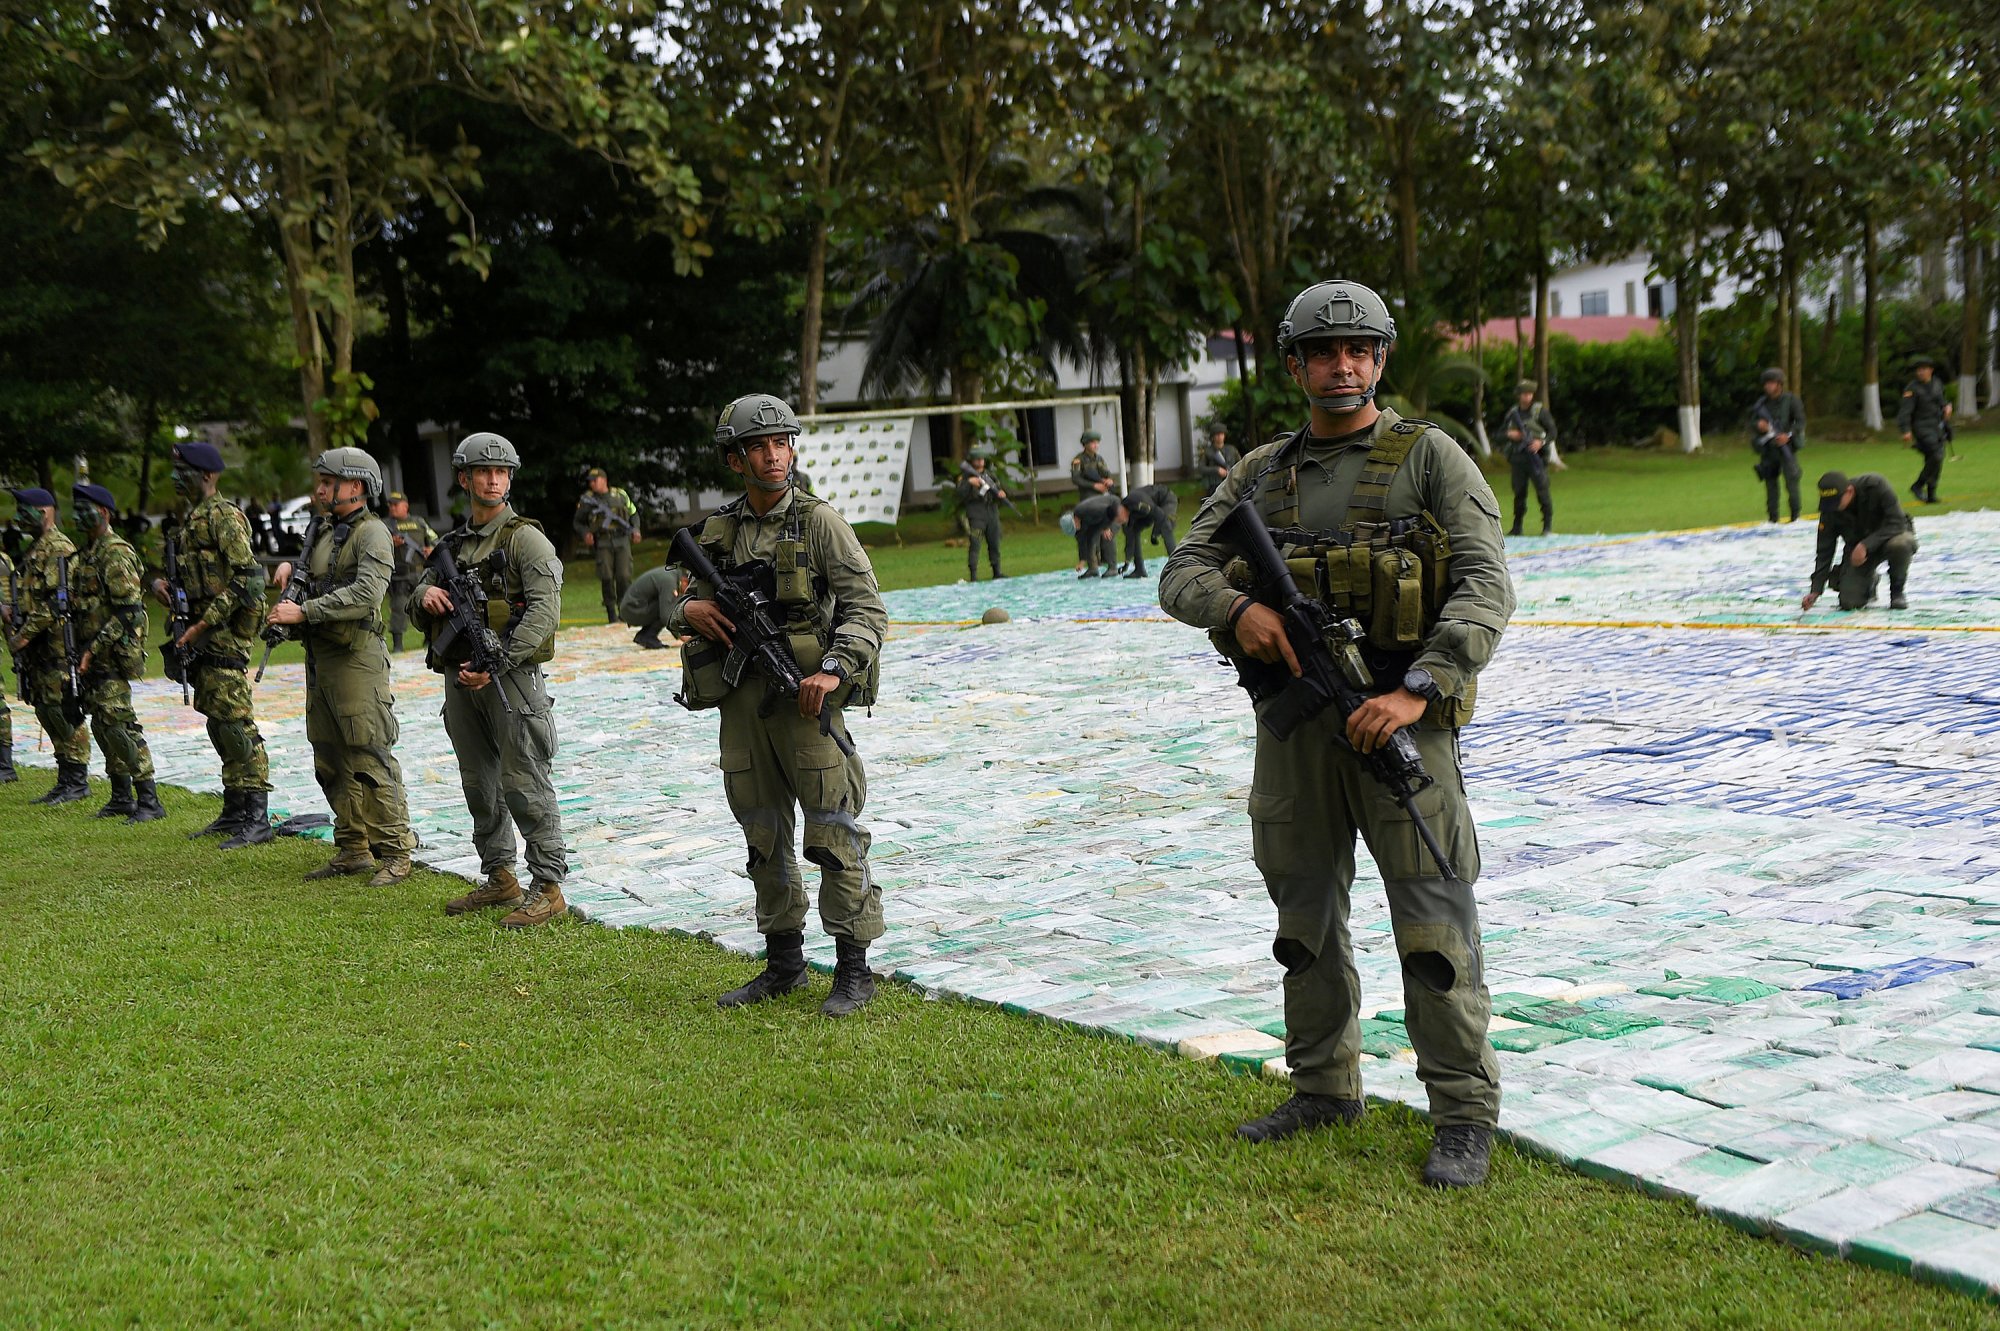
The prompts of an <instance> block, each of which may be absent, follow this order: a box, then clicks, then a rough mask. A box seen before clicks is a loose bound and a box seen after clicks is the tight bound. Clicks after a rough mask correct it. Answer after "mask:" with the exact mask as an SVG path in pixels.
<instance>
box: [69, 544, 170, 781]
mask: <svg viewBox="0 0 2000 1331" xmlns="http://www.w3.org/2000/svg"><path fill="white" fill-rule="evenodd" d="M69 577H70V596H71V598H72V600H73V602H74V604H75V606H76V650H77V655H78V656H79V657H81V656H83V655H84V654H86V653H87V654H88V655H89V656H90V673H89V674H87V675H85V676H84V677H83V705H84V709H85V710H86V711H88V712H89V713H90V728H91V730H92V731H94V732H95V733H96V735H97V745H98V747H99V748H101V749H103V750H104V771H105V774H106V775H107V776H109V777H111V778H112V783H113V785H114V786H115V785H118V784H120V778H123V779H124V780H126V781H151V780H152V779H153V755H152V751H151V750H150V749H149V748H148V747H147V745H146V735H145V732H144V730H142V729H141V728H140V726H139V717H138V715H137V713H135V712H133V710H132V681H133V680H135V679H138V678H139V677H140V676H141V675H143V674H145V673H146V605H145V600H144V593H143V592H142V591H141V589H140V569H139V555H138V552H137V551H135V550H134V549H133V548H132V547H131V545H130V544H128V543H127V542H126V540H125V538H124V537H122V536H119V535H117V534H116V533H115V532H112V531H111V530H110V529H109V528H106V529H105V531H104V532H103V533H102V534H101V535H99V536H98V537H97V538H96V539H95V540H93V541H92V542H91V543H90V544H89V545H88V546H86V547H85V548H84V550H83V553H82V554H81V555H80V556H79V557H78V558H77V559H75V560H73V561H72V562H71V564H70V575H69Z"/></svg>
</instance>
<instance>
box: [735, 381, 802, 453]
mask: <svg viewBox="0 0 2000 1331" xmlns="http://www.w3.org/2000/svg"><path fill="white" fill-rule="evenodd" d="M800 430H801V427H800V425H799V418H798V416H797V415H796V414H794V412H793V411H792V409H791V407H790V406H788V405H787V404H786V403H785V400H784V399H783V398H778V397H773V396H771V395H770V394H769V393H745V394H744V395H743V396H742V397H739V398H737V399H736V400H735V401H734V402H731V403H730V404H729V405H728V406H726V407H724V408H723V409H722V414H721V415H720V416H718V417H716V420H715V442H716V443H718V444H720V445H722V447H723V448H725V449H734V448H739V447H742V446H743V444H744V441H745V440H749V439H759V438H762V437H763V436H765V435H770V434H794V435H795V434H798V433H800Z"/></svg>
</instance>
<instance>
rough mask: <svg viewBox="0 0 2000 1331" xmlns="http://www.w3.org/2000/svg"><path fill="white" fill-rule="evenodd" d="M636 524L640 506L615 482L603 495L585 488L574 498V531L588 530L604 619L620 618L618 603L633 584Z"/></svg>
mask: <svg viewBox="0 0 2000 1331" xmlns="http://www.w3.org/2000/svg"><path fill="white" fill-rule="evenodd" d="M638 525H639V506H638V505H636V504H634V503H633V502H632V496H631V495H628V494H626V493H625V492H624V491H623V490H621V489H619V488H618V487H617V486H615V485H614V486H612V487H611V488H610V489H608V490H606V491H605V492H604V493H603V494H598V493H597V492H596V491H594V490H585V491H584V492H583V497H582V498H581V499H579V500H577V501H576V521H575V526H576V530H577V532H578V533H579V534H582V533H584V532H588V533H590V537H591V550H592V551H593V552H594V553H595V554H596V556H597V587H598V592H599V595H600V596H601V597H602V599H603V601H604V617H605V618H606V619H616V618H618V617H619V616H618V603H619V602H620V601H623V600H624V599H625V593H626V591H627V590H628V589H629V588H630V587H631V586H632V533H633V532H634V531H635V530H636V529H637V528H638Z"/></svg>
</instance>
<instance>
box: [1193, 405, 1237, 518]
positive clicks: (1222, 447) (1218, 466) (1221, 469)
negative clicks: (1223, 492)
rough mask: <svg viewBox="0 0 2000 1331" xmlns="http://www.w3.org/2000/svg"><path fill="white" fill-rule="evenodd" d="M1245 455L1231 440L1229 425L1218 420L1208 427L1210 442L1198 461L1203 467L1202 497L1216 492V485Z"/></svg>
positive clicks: (1221, 481) (1220, 482) (1226, 477)
mask: <svg viewBox="0 0 2000 1331" xmlns="http://www.w3.org/2000/svg"><path fill="white" fill-rule="evenodd" d="M1242 457H1243V455H1242V454H1241V453H1240V452H1238V451H1237V449H1236V446H1235V445H1234V444H1232V443H1230V442H1229V427H1228V426H1226V425H1224V424H1223V423H1222V422H1221V421H1216V422H1214V423H1213V424H1211V425H1210V426H1209V427H1208V444H1207V446H1206V447H1204V448H1203V449H1202V450H1201V459H1200V461H1199V463H1198V465H1199V467H1200V469H1201V485H1202V490H1201V494H1202V498H1204V499H1206V498H1207V497H1208V496H1210V495H1212V494H1214V493H1215V490H1216V487H1217V486H1219V485H1221V484H1222V483H1223V481H1225V480H1227V479H1228V477H1229V469H1230V468H1231V467H1233V466H1235V465H1236V464H1237V463H1238V462H1239V461H1241V460H1242Z"/></svg>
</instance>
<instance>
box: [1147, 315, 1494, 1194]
mask: <svg viewBox="0 0 2000 1331" xmlns="http://www.w3.org/2000/svg"><path fill="white" fill-rule="evenodd" d="M1395 336H1396V325H1395V321H1394V320H1393V319H1391V318H1390V317H1389V311H1388V309H1387V308H1386V307H1385V306H1384V305H1383V303H1382V300H1381V298H1380V297H1379V296H1377V295H1376V294H1375V293H1374V292H1373V291H1370V290H1369V289H1368V288H1367V287H1364V286H1361V285H1360V284H1359V283H1355V282H1320V283H1316V284H1314V285H1313V286H1311V287H1308V288H1307V289H1306V290H1304V291H1303V292H1301V293H1299V295H1298V297H1297V298H1296V299H1294V300H1293V301H1292V304H1291V308H1290V309H1289V310H1287V311H1286V314H1285V319H1284V322H1283V323H1281V324H1280V325H1279V328H1278V345H1279V348H1280V350H1281V351H1282V352H1283V353H1284V356H1285V364H1286V368H1287V369H1288V370H1289V371H1290V373H1291V376H1292V380H1293V382H1294V383H1296V384H1297V385H1298V386H1299V388H1300V390H1301V391H1302V392H1303V393H1304V395H1305V398H1306V400H1307V402H1308V404H1309V406H1310V415H1309V418H1308V420H1307V422H1306V423H1305V424H1304V425H1303V426H1302V427H1300V428H1299V429H1297V430H1295V431H1293V432H1291V433H1289V434H1284V435H1280V436H1279V437H1278V438H1276V439H1274V440H1273V441H1271V442H1270V443H1268V444H1266V445H1264V446H1263V447H1261V448H1258V449H1256V450H1254V451H1253V452H1251V453H1250V454H1249V455H1248V456H1246V457H1245V458H1244V459H1243V460H1242V461H1241V462H1239V463H1237V465H1236V466H1235V467H1233V468H1232V469H1231V470H1230V473H1229V477H1228V479H1226V480H1225V481H1224V482H1223V483H1222V485H1221V486H1220V487H1219V488H1218V489H1217V490H1216V492H1215V494H1214V495H1213V496H1211V497H1210V499H1209V501H1208V502H1207V503H1205V504H1203V505H1202V508H1201V511H1200V512H1199V513H1198V514H1197V515H1196V516H1195V519H1194V522H1193V524H1192V525H1191V526H1190V528H1189V531H1188V536H1187V540H1186V541H1184V542H1183V543H1182V544H1181V547H1180V548H1179V549H1178V550H1176V551H1175V552H1174V554H1173V556H1172V557H1171V558H1169V559H1168V560H1167V567H1166V571H1165V572H1164V573H1163V574H1162V575H1161V579H1160V604H1161V605H1162V606H1164V607H1165V608H1166V609H1167V611H1168V612H1169V613H1171V614H1172V615H1174V617H1175V618H1177V619H1180V620H1183V621H1184V622H1186V623H1189V624H1194V625H1197V626H1199V627H1201V628H1205V629H1208V630H1210V636H1211V640H1212V641H1213V642H1214V643H1215V644H1216V646H1217V647H1218V648H1219V649H1221V650H1222V651H1223V653H1224V654H1225V655H1226V656H1228V657H1230V658H1231V659H1232V660H1236V661H1239V662H1241V661H1244V660H1246V659H1254V661H1257V662H1263V663H1265V664H1266V665H1267V666H1268V665H1279V666H1284V667H1288V668H1289V670H1290V671H1291V673H1293V674H1296V673H1298V669H1299V667H1298V664H1297V657H1296V655H1295V654H1294V652H1293V649H1292V645H1291V642H1290V640H1289V638H1288V637H1287V636H1286V633H1285V628H1284V622H1283V620H1282V619H1281V618H1280V616H1279V615H1278V614H1277V613H1276V612H1275V611H1273V610H1271V609H1270V608H1268V607H1267V606H1265V605H1263V604H1262V603H1260V602H1258V601H1256V600H1254V599H1253V598H1252V597H1251V596H1250V595H1249V594H1248V592H1249V591H1250V590H1251V587H1252V585H1253V584H1252V583H1251V581H1250V577H1249V575H1248V573H1247V571H1246V568H1247V566H1246V563H1245V560H1244V558H1243V553H1244V552H1243V551H1242V550H1240V549H1237V548H1236V547H1234V546H1233V545H1231V544H1230V543H1228V542H1227V541H1224V540H1222V539H1221V538H1220V537H1219V533H1218V529H1219V528H1220V527H1221V525H1222V521H1223V519H1224V518H1225V517H1226V516H1228V515H1229V514H1230V513H1231V512H1232V511H1233V510H1235V509H1236V508H1237V506H1238V505H1239V504H1248V505H1250V506H1251V509H1252V512H1253V513H1254V514H1255V515H1256V516H1257V517H1259V518H1261V519H1262V520H1263V522H1264V524H1265V525H1266V526H1267V527H1268V528H1270V529H1271V531H1272V538H1273V540H1274V541H1275V542H1276V544H1277V545H1278V547H1279V549H1280V552H1281V553H1282V554H1283V555H1284V556H1285V558H1286V559H1287V560H1288V561H1289V563H1290V565H1291V567H1292V569H1293V570H1294V573H1295V576H1296V578H1297V582H1298V584H1299V586H1300V588H1301V589H1302V590H1303V591H1305V593H1306V594H1308V595H1317V596H1319V597H1321V598H1323V599H1324V600H1325V601H1326V602H1327V603H1328V604H1329V606H1330V608H1331V609H1332V610H1334V611H1336V612H1338V613H1340V614H1343V615H1347V616H1351V617H1352V618H1354V619H1355V620H1357V621H1359V623H1360V624H1361V625H1363V626H1364V629H1365V632H1366V639H1367V645H1366V648H1365V650H1364V651H1363V656H1364V658H1365V659H1366V661H1367V664H1368V665H1369V667H1370V669H1371V673H1372V675H1373V678H1374V680H1375V686H1374V691H1373V695H1372V696H1371V697H1369V698H1368V700H1367V701H1366V702H1364V703H1362V704H1361V705H1360V706H1359V707H1357V708H1356V709H1355V711H1354V713H1353V715H1352V716H1351V717H1349V718H1347V720H1346V721H1345V723H1344V724H1343V722H1342V720H1341V718H1340V716H1339V711H1338V709H1337V708H1329V709H1328V710H1327V711H1325V712H1323V713H1321V714H1320V715H1319V716H1318V717H1316V718H1315V719H1313V720H1311V721H1309V722H1307V723H1305V724H1304V725H1302V726H1301V727H1300V728H1299V729H1298V730H1297V731H1296V732H1295V733H1293V734H1292V735H1291V736H1290V738H1288V739H1286V740H1283V741H1279V740H1276V739H1274V738H1273V737H1272V736H1271V735H1270V733H1269V732H1268V731H1266V730H1264V729H1263V728H1262V727H1259V730H1258V734H1257V741H1256V773H1255V776H1254V778H1253V780H1252V783H1251V791H1250V801H1249V807H1250V823H1251V829H1252V842H1253V848H1254V853H1255V858H1256V862H1257V867H1258V869H1259V871H1260V872H1261V873H1262V874H1263V877H1264V883H1265V886H1266V888H1267V890H1268V891H1269V892H1270V894H1271V899H1272V901H1273V902H1274V903H1275V904H1276V906H1277V914H1278V929H1277V933H1278V936H1277V941H1276V942H1275V944H1274V945H1273V947H1272V952H1273V954H1274V955H1275V956H1276V958H1277V960H1278V962H1279V964H1280V965H1281V966H1283V968H1284V972H1285V977H1284V992H1285V1055H1286V1058H1287V1060H1288V1061H1289V1062H1290V1064H1291V1068H1292V1085H1293V1089H1294V1094H1293V1095H1292V1097H1291V1099H1289V1100H1287V1101H1286V1102H1285V1103H1284V1104H1283V1105H1281V1106H1280V1107H1279V1108H1278V1109H1276V1110H1275V1111H1274V1112H1272V1113H1270V1114H1267V1115H1265V1116H1264V1117H1262V1118H1259V1119H1255V1120H1253V1121H1251V1122H1249V1123H1246V1124H1244V1125H1243V1126H1242V1127H1241V1128H1239V1129H1238V1133H1239V1134H1240V1135H1241V1136H1243V1137H1245V1138H1247V1139H1248V1140H1251V1141H1257V1142H1267V1141H1275V1140H1279V1139H1281V1138H1285V1137H1289V1136H1292V1135H1293V1134H1295V1133H1298V1132H1301V1131H1304V1130H1306V1129H1311V1128H1318V1127H1323V1126H1326V1125H1329V1124H1339V1123H1352V1122H1354V1121H1356V1120H1358V1119H1359V1118H1360V1117H1361V1115H1362V1112H1363V1102H1362V1087H1361V1068H1360V1053H1361V1049H1360V1037H1359V1022H1358V1019H1357V1018H1358V1013H1359V1011H1360V1001H1361V995H1360V992H1359V984H1358V980H1357V978H1356V975H1355V970H1354V962H1353V958H1352V950H1351V944H1350V942H1349V936H1348V923H1347V918H1348V898H1349V893H1350V891H1351V889H1352V887H1353V883H1354V843H1355V837H1356V835H1357V833H1358V834H1359V835H1360V836H1362V837H1363V838H1365V839H1366V841H1367V843H1368V848H1369V851H1370V852H1371V854H1372V855H1373V856H1374V859H1375V863H1376V866H1377V868H1378V869H1379V871H1380V873H1381V876H1382V880H1383V888H1384V891H1385V893H1386V895H1387V896H1388V899H1389V913H1390V918H1391V920H1392V922H1393V924H1394V928H1395V942H1396V950H1397V953H1398V955H1399V956H1400V958H1401V960H1402V970H1403V1000H1404V1006H1405V1008H1406V1010H1407V1012H1408V1025H1409V1031H1410V1038H1411V1043H1412V1044H1413V1045H1414V1046H1415V1048H1416V1054H1417V1075H1418V1076H1419V1078H1421V1079H1422V1081H1423V1082H1424V1084H1425V1086H1426V1087H1427V1088H1428V1089H1429V1092H1430V1108H1431V1118H1432V1121H1433V1122H1434V1123H1435V1124H1436V1125H1437V1130H1436V1134H1435V1139H1434V1141H1433V1144H1432V1148H1431V1154H1430V1158H1429V1159H1428V1160H1427V1161H1426V1162H1425V1165H1424V1180H1425V1182H1427V1183H1430V1184H1432V1185H1433V1186H1438V1187H1465V1186H1471V1185H1474V1184H1477V1183H1479V1182H1481V1181H1483V1180H1484V1179H1485V1177H1486V1172H1487V1167H1488V1161H1489V1158H1490V1154H1491V1150H1492V1135H1493V1126H1494V1124H1495V1122H1496V1119H1497V1116H1498V1113H1499V1108H1500V1086H1499V1081H1500V1070H1499V1065H1498V1063H1497V1062H1496V1061H1495V1059H1494V1056H1493V1050H1492V1047H1491V1046H1490V1045H1489V1044H1488V1043H1487V1039H1486V1027H1487V1021H1488V1017H1489V1012H1490V1004H1489V1000H1488V996H1487V992H1486V983H1485V977H1484V973H1483V961H1482V957H1481V953H1480V945H1479V916H1478V909H1477V906H1476V904H1475V902H1474V899H1473V891H1472V885H1473V880H1474V879H1476V878H1477V877H1478V872H1479V847H1478V842H1477V840H1476V838H1475V836H1474V832H1473V826H1472V820H1471V817H1470V814H1469V812H1468V811H1467V809H1466V803H1465V793H1464V787H1463V785H1462V784H1461V778H1460V776H1459V769H1458V734H1457V732H1458V729H1459V727H1460V726H1462V725H1463V724H1464V723H1465V721H1466V720H1467V719H1468V718H1469V717H1470V715H1471V712H1472V703H1473V696H1474V683H1475V680H1476V678H1477V676H1478V673H1479V671H1480V670H1481V669H1482V668H1483V667H1484V666H1485V665H1486V663H1487V662H1488V661H1489V660H1491V659H1492V656H1493V650H1494V648H1495V646H1496V645H1497V644H1498V642H1499V639H1500V634H1501V631H1502V630H1503V629H1505V628H1506V625H1507V620H1508V617H1509V616H1510V615H1511V614H1512V613H1513V609H1514V590H1513V584H1512V582H1511V581H1510V580H1509V578H1508V574H1507V563H1506V556H1505V552H1504V549H1503V539H1502V536H1501V530H1500V506H1499V504H1498V503H1497V502H1496V501H1495V500H1494V498H1493V492H1492V490H1490V489H1489V488H1488V487H1487V484H1486V481H1485V479H1484V478H1483V477H1482V476H1481V475H1480V473H1479V468H1478V467H1477V466H1475V465H1474V464H1473V462H1472V460H1471V459H1470V458H1469V457H1467V456H1466V453H1465V450H1464V449H1463V448H1461V447H1459V445H1458V443H1457V442H1456V441H1455V440H1453V439H1452V438H1451V436H1450V435H1448V434H1446V433H1445V432H1444V431H1442V430H1440V429H1438V428H1437V427H1436V426H1434V425H1431V424H1429V423H1428V422H1425V421H1414V420H1404V419H1402V418H1401V417H1400V416H1398V415H1397V414H1396V413H1395V412H1394V411H1390V410H1386V409H1384V408H1381V407H1378V406H1377V405H1376V402H1375V395H1376V390H1377V387H1378V386H1379V384H1380V382H1381V377H1382V371H1383V368H1384V365H1385V363H1386V361H1387V359H1388V355H1389V350H1390V347H1391V345H1392V344H1393V343H1394V341H1395ZM1252 673H1255V672H1254V670H1253V671H1252ZM1262 705H1264V704H1261V703H1260V704H1259V706H1262ZM1404 729H1408V730H1409V731H1410V732H1411V737H1412V738H1413V739H1414V740H1415V743H1416V746H1417V750H1418V752H1419V753H1420V755H1421V756H1422V759H1423V762H1424V765H1425V768H1426V769H1427V771H1428V772H1429V774H1430V775H1431V776H1432V777H1433V778H1434V781H1433V783H1432V784H1431V785H1429V786H1427V787H1426V788H1425V789H1424V790H1423V791H1422V792H1420V793H1419V794H1418V795H1417V797H1416V798H1417V802H1418V804H1419V806H1420V810H1421V812H1422V813H1423V814H1424V816H1425V819H1426V821H1427V822H1428V823H1429V825H1430V827H1431V828H1432V829H1433V830H1434V831H1435V833H1436V834H1437V837H1438V839H1439V840H1440V841H1441V842H1442V844H1443V845H1444V847H1445V848H1446V849H1447V850H1448V852H1449V854H1448V858H1449V860H1450V862H1451V863H1452V865H1453V867H1454V869H1455V870H1456V872H1457V873H1458V874H1459V875H1460V876H1459V877H1458V878H1446V877H1443V876H1442V875H1441V874H1440V872H1439V870H1438V867H1437V865H1436V864H1435V862H1433V861H1432V860H1431V859H1430V857H1429V856H1428V855H1427V854H1426V852H1425V850H1424V848H1423V845H1422V843H1421V841H1420V840H1419V838H1418V837H1417V835H1416V834H1415V833H1414V831H1413V830H1412V824H1411V822H1410V819H1409V816H1408V814H1407V813H1405V812H1404V811H1403V809H1402V808H1401V807H1400V806H1399V804H1398V802H1397V801H1396V799H1395V798H1394V797H1392V796H1391V795H1390V794H1389V792H1388V791H1387V790H1386V789H1384V788H1383V786H1382V785H1381V784H1380V783H1379V782H1378V781H1376V779H1375V778H1374V777H1373V776H1372V775H1371V774H1370V773H1369V772H1368V771H1367V769H1366V768H1365V767H1364V766H1363V764H1362V761H1361V758H1360V756H1359V754H1360V753H1366V752H1372V751H1373V750H1375V749H1376V748H1378V747H1380V746H1382V745H1384V744H1386V743H1387V742H1388V741H1389V739H1390V737H1391V736H1393V735H1394V734H1395V733H1396V732H1397V731H1399V730H1404Z"/></svg>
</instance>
